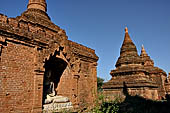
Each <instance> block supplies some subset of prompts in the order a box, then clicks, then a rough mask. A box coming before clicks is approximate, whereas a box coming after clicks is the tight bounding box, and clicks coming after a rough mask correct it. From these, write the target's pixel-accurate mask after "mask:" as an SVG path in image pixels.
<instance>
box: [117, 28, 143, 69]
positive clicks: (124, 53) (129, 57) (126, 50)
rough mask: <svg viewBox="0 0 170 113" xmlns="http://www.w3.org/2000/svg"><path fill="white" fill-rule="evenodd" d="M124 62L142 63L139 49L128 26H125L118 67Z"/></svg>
mask: <svg viewBox="0 0 170 113" xmlns="http://www.w3.org/2000/svg"><path fill="white" fill-rule="evenodd" d="M122 64H125V65H126V64H141V59H140V57H139V55H138V53H137V49H136V46H135V44H134V43H133V41H132V40H131V38H130V36H129V33H128V29H127V27H126V28H125V37H124V41H123V44H122V47H121V50H120V57H119V58H118V61H117V63H116V67H119V66H121V65H122Z"/></svg>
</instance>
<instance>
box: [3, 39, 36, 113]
mask: <svg viewBox="0 0 170 113" xmlns="http://www.w3.org/2000/svg"><path fill="white" fill-rule="evenodd" d="M0 57H1V61H0V113H8V112H14V113H21V112H22V113H30V112H31V109H32V105H33V96H34V95H33V94H34V93H33V92H34V72H33V70H34V69H33V68H34V60H35V56H34V48H31V47H28V46H25V45H21V44H14V43H11V42H7V46H6V47H4V48H3V50H2V54H1V56H0Z"/></svg>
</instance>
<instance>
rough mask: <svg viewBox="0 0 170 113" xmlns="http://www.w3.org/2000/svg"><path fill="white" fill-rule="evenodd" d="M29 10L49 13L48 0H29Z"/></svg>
mask: <svg viewBox="0 0 170 113" xmlns="http://www.w3.org/2000/svg"><path fill="white" fill-rule="evenodd" d="M27 9H39V10H41V11H44V12H46V11H47V4H46V0H29V3H28V6H27Z"/></svg>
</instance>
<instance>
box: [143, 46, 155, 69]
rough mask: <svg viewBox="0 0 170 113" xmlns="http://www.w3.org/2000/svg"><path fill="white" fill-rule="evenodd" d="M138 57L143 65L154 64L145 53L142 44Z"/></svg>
mask: <svg viewBox="0 0 170 113" xmlns="http://www.w3.org/2000/svg"><path fill="white" fill-rule="evenodd" d="M140 57H141V58H142V60H143V65H145V66H154V62H153V60H152V59H151V58H150V56H148V54H147V53H146V50H145V48H144V46H143V45H142V49H141V54H140Z"/></svg>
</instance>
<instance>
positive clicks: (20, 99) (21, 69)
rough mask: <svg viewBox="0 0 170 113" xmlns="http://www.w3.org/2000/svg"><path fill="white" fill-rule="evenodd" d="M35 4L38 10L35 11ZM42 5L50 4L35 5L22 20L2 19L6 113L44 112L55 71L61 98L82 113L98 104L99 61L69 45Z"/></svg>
mask: <svg viewBox="0 0 170 113" xmlns="http://www.w3.org/2000/svg"><path fill="white" fill-rule="evenodd" d="M32 2H34V3H33V4H34V5H30V4H31V3H32ZM41 3H43V4H46V2H45V0H42V1H41V0H40V1H39V0H34V1H32V0H30V1H29V5H30V6H29V5H28V6H29V7H28V9H27V10H26V11H25V12H24V13H22V15H21V16H18V17H16V18H8V17H7V16H5V15H3V14H0V112H2V113H10V112H11V113H12V112H14V113H39V112H41V111H42V107H43V94H44V89H45V88H44V84H45V79H46V74H45V73H47V71H48V70H49V67H50V68H51V69H52V70H53V71H54V72H55V74H56V75H53V76H52V77H53V78H51V80H52V79H54V80H57V79H58V78H60V77H59V76H61V78H60V79H59V81H58V82H55V85H56V87H55V91H56V92H57V95H61V96H65V97H68V98H69V100H70V101H71V102H72V104H73V106H74V107H79V108H83V107H88V106H91V105H92V104H93V102H94V99H95V96H96V89H97V73H96V72H97V71H96V66H97V60H98V57H97V56H96V54H95V51H94V50H93V49H90V48H88V47H85V46H83V45H80V44H77V43H75V42H72V41H70V40H68V37H67V35H66V32H65V31H64V30H62V29H61V28H59V27H58V26H56V25H55V24H53V23H52V22H51V21H50V18H49V16H48V15H47V13H46V5H42V6H40V4H41ZM35 5H38V6H40V7H36V8H35ZM49 62H50V63H49ZM65 64H66V67H65V68H63V66H64V65H65ZM56 70H59V72H58V71H56ZM61 72H62V73H61ZM57 84H58V86H57Z"/></svg>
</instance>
